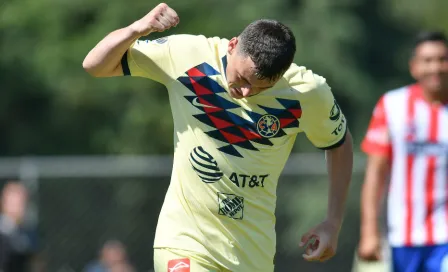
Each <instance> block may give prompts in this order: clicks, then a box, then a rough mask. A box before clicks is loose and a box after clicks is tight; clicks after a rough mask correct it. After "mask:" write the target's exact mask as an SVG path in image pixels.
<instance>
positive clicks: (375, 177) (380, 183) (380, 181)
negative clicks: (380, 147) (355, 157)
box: [361, 158, 387, 236]
mask: <svg viewBox="0 0 448 272" xmlns="http://www.w3.org/2000/svg"><path fill="white" fill-rule="evenodd" d="M381 168H382V167H381V166H380V165H378V164H377V163H374V162H372V158H369V161H368V165H367V170H366V178H365V181H364V184H363V187H362V191H361V235H362V236H372V235H375V236H378V235H379V229H378V217H379V214H380V213H379V210H380V206H381V200H382V195H381V194H382V191H383V189H384V185H385V181H386V174H387V172H386V170H384V169H381Z"/></svg>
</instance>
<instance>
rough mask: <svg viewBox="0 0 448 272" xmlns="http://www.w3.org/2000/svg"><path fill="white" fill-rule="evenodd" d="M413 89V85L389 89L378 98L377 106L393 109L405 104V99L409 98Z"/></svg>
mask: <svg viewBox="0 0 448 272" xmlns="http://www.w3.org/2000/svg"><path fill="white" fill-rule="evenodd" d="M413 88H414V85H405V86H401V87H398V88H393V89H389V90H387V91H385V92H384V93H383V94H382V95H381V96H380V98H379V99H378V101H377V104H383V105H386V106H387V105H390V106H392V107H395V106H398V105H401V104H403V103H406V101H407V100H406V97H407V96H409V94H410V93H411V92H412V89H413ZM394 105H395V106H394Z"/></svg>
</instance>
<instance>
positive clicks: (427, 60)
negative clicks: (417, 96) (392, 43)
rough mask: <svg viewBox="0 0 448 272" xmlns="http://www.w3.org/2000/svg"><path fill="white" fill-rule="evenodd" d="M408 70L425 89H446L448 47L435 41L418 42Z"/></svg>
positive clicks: (435, 90)
mask: <svg viewBox="0 0 448 272" xmlns="http://www.w3.org/2000/svg"><path fill="white" fill-rule="evenodd" d="M410 70H411V74H412V76H413V77H414V78H415V79H416V80H417V81H418V82H419V83H420V84H421V85H422V87H423V88H424V89H425V90H427V91H430V92H440V91H448V47H447V46H446V45H445V43H443V42H437V41H434V42H432V41H428V42H424V43H422V44H420V45H419V46H418V47H417V48H416V49H415V53H414V57H413V58H412V60H411V62H410Z"/></svg>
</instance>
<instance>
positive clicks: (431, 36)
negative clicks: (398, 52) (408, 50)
mask: <svg viewBox="0 0 448 272" xmlns="http://www.w3.org/2000/svg"><path fill="white" fill-rule="evenodd" d="M425 42H443V43H445V44H446V45H448V40H447V38H446V36H445V33H443V32H442V31H422V32H420V33H418V34H417V36H416V37H415V39H414V51H415V49H416V48H417V47H418V46H419V45H420V44H422V43H425Z"/></svg>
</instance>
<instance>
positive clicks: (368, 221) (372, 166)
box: [358, 98, 392, 261]
mask: <svg viewBox="0 0 448 272" xmlns="http://www.w3.org/2000/svg"><path fill="white" fill-rule="evenodd" d="M361 148H362V150H363V151H364V152H365V153H367V154H368V158H367V169H366V173H365V177H364V184H363V187H362V191H361V239H360V242H359V247H358V254H359V257H360V258H361V259H364V260H369V261H374V260H378V259H380V241H381V234H380V230H379V227H378V225H379V224H378V221H379V215H380V207H381V202H382V199H383V196H384V194H383V192H384V187H385V186H386V181H387V177H388V175H389V171H390V158H391V156H392V145H391V141H390V137H389V130H388V125H387V118H386V111H385V105H384V99H383V98H381V99H380V100H379V102H378V103H377V105H376V107H375V110H374V112H373V116H372V119H371V121H370V124H369V128H368V130H367V134H366V136H365V138H364V140H363V142H362V145H361Z"/></svg>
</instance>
